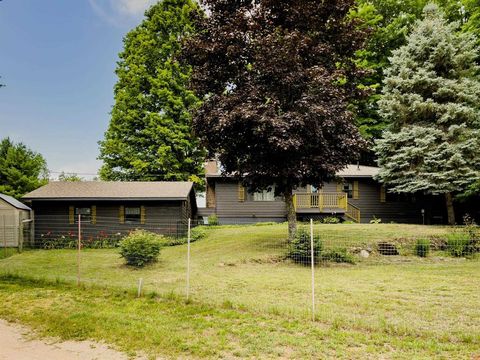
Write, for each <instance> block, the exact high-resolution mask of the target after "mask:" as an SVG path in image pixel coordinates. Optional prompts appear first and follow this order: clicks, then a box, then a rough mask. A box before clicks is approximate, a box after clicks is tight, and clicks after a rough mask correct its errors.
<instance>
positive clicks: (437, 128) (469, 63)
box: [375, 5, 480, 224]
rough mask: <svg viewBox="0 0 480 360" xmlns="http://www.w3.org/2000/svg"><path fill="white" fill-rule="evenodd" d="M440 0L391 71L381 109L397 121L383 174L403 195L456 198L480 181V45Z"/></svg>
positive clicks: (386, 145) (380, 152)
mask: <svg viewBox="0 0 480 360" xmlns="http://www.w3.org/2000/svg"><path fill="white" fill-rule="evenodd" d="M457 29H458V24H457V23H448V22H447V21H446V20H445V19H444V17H443V15H442V13H441V11H440V10H439V9H438V7H437V6H436V5H427V6H426V7H425V10H424V19H423V20H421V21H418V22H417V23H416V25H415V28H414V30H413V32H412V34H411V35H409V37H408V39H407V44H406V45H405V46H402V47H400V48H399V49H398V50H396V51H394V53H393V56H392V58H391V65H390V67H389V68H388V69H387V70H386V72H385V73H386V78H385V81H384V95H383V98H382V100H381V101H380V102H379V106H380V110H381V115H382V116H383V117H384V118H385V119H386V120H387V121H388V122H389V123H391V126H390V128H389V129H388V131H385V133H384V134H383V138H382V139H381V140H379V141H378V142H377V145H376V147H375V151H376V153H377V156H378V159H379V160H378V163H379V165H380V167H381V170H380V173H379V175H378V179H379V180H380V181H382V182H384V183H385V184H387V185H388V186H389V187H390V191H392V192H397V193H411V192H423V193H427V194H444V196H445V199H446V206H447V210H448V222H449V223H450V224H453V223H454V222H455V213H454V207H453V197H454V195H455V194H457V193H460V192H462V191H464V190H465V189H466V188H467V187H468V186H469V185H470V184H472V183H473V182H475V181H476V180H478V179H479V174H480V173H479V170H480V103H479V101H478V99H479V98H480V76H479V74H480V73H479V71H480V68H479V66H478V65H477V63H476V59H477V56H478V51H479V49H478V47H477V46H476V39H475V38H474V36H473V35H471V34H469V33H461V32H458V31H457Z"/></svg>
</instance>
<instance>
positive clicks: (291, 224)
mask: <svg viewBox="0 0 480 360" xmlns="http://www.w3.org/2000/svg"><path fill="white" fill-rule="evenodd" d="M292 191H293V190H292V189H287V190H286V191H285V194H284V196H285V205H286V207H287V221H288V241H293V240H294V239H295V235H296V234H297V212H296V211H295V206H294V204H293V194H292Z"/></svg>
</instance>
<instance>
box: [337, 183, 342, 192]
mask: <svg viewBox="0 0 480 360" xmlns="http://www.w3.org/2000/svg"><path fill="white" fill-rule="evenodd" d="M342 185H343V184H342V183H341V182H337V193H339V192H342V191H343V189H342Z"/></svg>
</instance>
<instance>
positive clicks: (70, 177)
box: [58, 171, 83, 182]
mask: <svg viewBox="0 0 480 360" xmlns="http://www.w3.org/2000/svg"><path fill="white" fill-rule="evenodd" d="M58 181H70V182H77V181H83V178H82V177H80V176H78V175H77V174H75V173H65V172H63V171H62V173H61V174H60V175H59V176H58Z"/></svg>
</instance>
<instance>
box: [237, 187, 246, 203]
mask: <svg viewBox="0 0 480 360" xmlns="http://www.w3.org/2000/svg"><path fill="white" fill-rule="evenodd" d="M238 201H239V202H244V201H245V187H244V186H243V185H242V184H241V183H238Z"/></svg>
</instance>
